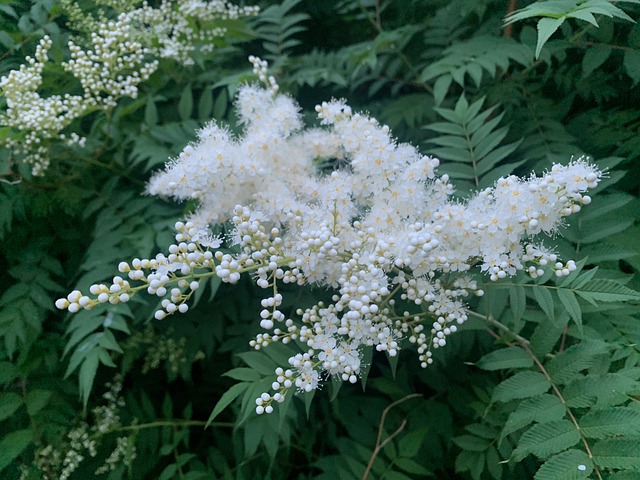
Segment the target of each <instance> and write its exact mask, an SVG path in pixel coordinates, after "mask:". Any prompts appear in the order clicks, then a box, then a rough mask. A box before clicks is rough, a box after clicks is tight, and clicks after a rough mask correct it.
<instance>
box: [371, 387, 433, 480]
mask: <svg viewBox="0 0 640 480" xmlns="http://www.w3.org/2000/svg"><path fill="white" fill-rule="evenodd" d="M421 396H422V395H421V394H419V393H412V394H410V395H407V396H406V397H402V398H401V399H400V400H396V401H395V402H393V403H392V404H391V405H389V406H387V407H386V408H385V409H384V410H383V411H382V417H381V418H380V426H379V427H378V438H377V439H376V447H375V449H374V450H373V454H372V455H371V458H370V459H369V463H368V464H367V469H366V470H365V471H364V475H362V480H367V477H368V476H369V473H370V472H371V468H372V467H373V462H374V460H375V459H376V457H377V456H378V453H380V450H382V449H383V448H384V447H385V445H387V444H388V443H389V442H390V441H391V440H393V439H394V438H395V437H397V436H398V435H400V433H401V432H402V431H403V430H404V427H405V426H406V425H407V419H404V420H403V421H402V423H401V424H400V426H399V427H398V428H397V429H396V431H395V432H393V433H392V434H391V435H389V436H388V437H387V438H385V439H384V441H382V432H383V430H384V421H385V419H386V417H387V413H389V410H391V409H392V408H393V407H395V406H397V405H400V404H401V403H402V402H406V401H407V400H410V399H412V398H416V397H421Z"/></svg>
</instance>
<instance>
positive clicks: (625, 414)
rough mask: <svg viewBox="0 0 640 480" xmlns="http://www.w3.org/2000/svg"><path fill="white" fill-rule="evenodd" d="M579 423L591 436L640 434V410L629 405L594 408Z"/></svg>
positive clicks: (586, 434) (584, 432) (586, 433)
mask: <svg viewBox="0 0 640 480" xmlns="http://www.w3.org/2000/svg"><path fill="white" fill-rule="evenodd" d="M579 423H580V428H581V429H582V433H583V435H584V436H585V437H589V438H606V437H610V436H617V435H630V436H633V435H640V411H638V410H634V409H632V408H627V407H610V408H606V409H602V410H594V411H591V412H588V413H587V414H586V415H584V416H583V417H582V418H580V421H579Z"/></svg>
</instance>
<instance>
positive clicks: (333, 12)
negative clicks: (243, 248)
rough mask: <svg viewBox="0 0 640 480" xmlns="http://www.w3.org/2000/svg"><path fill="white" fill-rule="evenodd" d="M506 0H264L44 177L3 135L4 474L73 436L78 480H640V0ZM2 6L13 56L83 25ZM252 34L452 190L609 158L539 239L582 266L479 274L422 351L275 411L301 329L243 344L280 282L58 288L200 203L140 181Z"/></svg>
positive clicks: (306, 86) (275, 61) (188, 125)
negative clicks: (183, 306)
mask: <svg viewBox="0 0 640 480" xmlns="http://www.w3.org/2000/svg"><path fill="white" fill-rule="evenodd" d="M79 3H80V5H81V6H83V7H84V8H90V6H91V5H90V4H91V3H92V2H84V1H83V2H79ZM508 3H509V2H506V1H496V0H478V1H470V0H452V1H447V0H325V1H322V2H318V1H315V0H285V1H283V2H282V3H276V2H274V1H268V0H264V1H260V2H258V4H259V5H260V7H261V12H260V13H259V14H258V15H257V16H255V17H253V18H248V19H245V20H243V21H238V22H236V23H234V24H233V28H230V30H229V34H228V35H227V36H226V37H225V38H224V40H225V41H224V43H223V42H221V44H220V45H219V46H217V48H216V49H214V50H213V52H212V53H209V54H206V53H202V54H199V56H198V57H197V59H196V62H195V65H193V66H188V67H184V66H181V65H178V64H176V63H175V62H172V61H169V60H166V61H161V62H160V66H159V69H158V70H157V71H156V72H155V73H154V74H153V75H152V77H151V78H150V79H149V80H148V81H147V82H145V83H143V84H142V85H141V86H140V95H139V96H138V98H137V99H131V98H123V99H121V100H120V101H119V103H118V106H117V107H116V108H115V109H113V110H111V111H107V112H101V111H96V112H92V113H90V114H88V115H86V116H85V117H83V118H80V119H78V120H77V121H76V122H75V123H74V124H73V125H72V126H71V127H70V128H71V129H72V130H73V131H76V132H79V133H81V134H82V135H84V136H86V137H87V144H86V146H85V147H84V148H80V147H77V146H74V147H69V146H65V145H62V144H55V143H54V144H52V145H51V147H50V150H49V153H50V156H51V166H50V167H49V170H48V171H47V173H46V175H45V176H43V177H32V176H31V175H30V171H29V169H28V168H25V166H24V165H22V164H21V163H20V162H19V159H16V157H15V156H14V155H13V154H12V153H11V151H10V149H8V148H2V149H0V175H1V177H0V180H1V183H0V239H1V240H2V245H3V253H4V255H3V256H2V257H0V267H1V268H2V271H4V272H5V275H4V276H3V277H2V288H1V289H0V432H1V435H0V472H1V473H0V476H2V478H7V479H14V478H16V479H17V478H23V479H38V478H47V479H54V478H55V479H57V478H64V477H61V471H62V470H63V469H64V467H65V466H66V465H65V464H64V459H65V458H71V457H70V456H69V455H68V453H69V452H74V453H76V454H79V455H81V456H82V457H84V460H82V461H81V462H79V466H78V468H77V470H75V472H74V473H73V474H72V475H71V477H70V478H72V479H86V478H93V476H94V472H96V470H97V469H99V468H101V466H103V465H105V461H106V465H107V468H105V469H104V471H105V473H104V475H103V477H104V478H109V479H112V480H116V479H121V478H122V479H125V478H130V479H142V478H153V479H156V478H159V479H161V480H169V479H173V478H179V479H185V480H186V479H190V480H191V479H217V478H220V479H248V478H269V479H274V480H275V479H285V478H287V479H289V478H290V479H306V478H309V479H310V478H318V479H337V478H340V479H351V478H354V479H359V478H364V477H367V478H369V479H372V478H375V479H387V480H402V479H408V478H439V479H454V478H456V479H457V478H465V479H466V478H469V479H473V480H480V479H491V478H493V479H497V480H500V479H504V480H509V479H514V480H515V479H519V480H520V479H528V478H535V479H536V480H552V479H563V480H571V479H586V478H590V479H610V480H615V479H618V480H624V479H633V478H639V476H640V447H639V445H640V311H639V309H638V305H639V302H640V293H638V290H640V284H639V282H638V275H637V273H638V271H640V243H639V242H638V240H637V239H638V235H639V234H640V230H639V221H640V216H639V215H640V208H638V207H640V204H639V199H638V196H639V195H640V190H639V189H640V168H639V166H638V165H640V163H639V162H640V158H639V157H640V109H638V105H640V88H639V87H638V84H639V83H640V25H638V24H636V23H635V20H638V19H640V2H635V1H627V2H612V1H606V0H589V1H571V0H547V1H539V2H524V1H521V2H514V4H515V3H517V7H519V8H521V9H520V10H516V11H513V6H514V4H511V3H509V5H507V4H508ZM509 9H511V11H508V10H509ZM0 18H1V22H2V23H1V25H2V28H1V29H0V44H1V45H2V47H1V48H2V50H0V75H6V74H8V72H9V71H10V70H12V69H17V68H19V65H21V64H22V63H23V62H24V57H25V56H26V55H33V51H34V49H35V45H36V44H37V42H38V41H39V39H40V38H41V37H42V36H43V35H44V34H45V33H46V34H48V35H49V36H50V37H51V38H52V40H53V43H54V46H53V48H52V50H51V57H52V58H53V59H54V60H56V61H57V62H59V61H61V60H62V59H64V58H65V56H66V55H68V52H67V50H66V42H67V40H68V39H69V36H70V35H71V34H74V33H76V32H73V31H71V30H70V29H71V27H70V26H69V22H68V17H67V14H66V13H65V10H64V9H63V8H62V7H61V5H59V4H58V2H57V1H56V0H37V1H33V2H21V1H18V0H2V1H1V2H0ZM505 18H506V25H505ZM250 54H254V55H260V56H261V57H262V58H265V59H268V60H269V62H270V65H271V73H273V74H274V75H275V76H276V78H277V79H278V83H279V84H280V88H281V90H283V91H285V92H289V93H291V94H292V95H293V96H295V97H296V98H297V99H298V101H299V102H300V104H301V105H302V107H303V109H305V112H304V113H305V114H307V113H309V117H310V118H311V116H312V115H311V112H312V111H313V107H314V105H315V104H316V103H317V102H319V101H322V100H326V99H329V98H331V97H338V98H339V97H344V98H346V99H348V101H349V104H350V105H351V106H352V107H353V108H354V110H364V111H368V112H370V113H371V115H372V116H374V117H376V118H378V119H379V120H380V121H381V122H384V123H386V124H388V125H389V126H390V127H391V128H392V130H393V132H394V134H395V136H397V137H398V138H399V139H400V140H401V141H405V142H409V143H412V144H414V145H420V147H421V150H422V151H423V152H425V153H429V154H432V155H434V156H437V157H438V158H440V159H441V161H442V164H441V167H440V171H441V172H443V173H448V174H449V175H450V177H451V178H452V179H454V180H455V183H456V185H457V187H458V189H457V191H456V194H457V195H459V196H460V197H464V196H466V195H468V193H469V192H470V191H472V190H473V189H477V188H484V187H487V186H489V185H491V184H492V183H493V182H494V181H495V180H496V179H497V178H499V177H500V176H503V175H508V174H510V173H512V172H515V173H518V174H523V175H526V174H528V173H529V172H531V171H537V172H540V171H543V170H544V169H545V168H548V167H549V166H550V165H551V164H552V163H553V162H558V163H567V162H568V161H569V160H570V159H571V158H572V156H579V155H582V154H586V155H589V156H591V157H592V158H593V161H594V162H595V163H597V164H598V165H600V166H601V168H603V169H606V171H607V175H606V178H605V179H604V180H603V181H602V183H601V185H600V186H599V187H598V189H597V191H595V192H591V193H590V194H591V195H592V198H593V201H592V204H591V205H589V206H588V207H586V208H585V209H584V210H583V211H582V212H580V213H579V214H577V215H575V216H572V217H571V221H570V224H569V225H568V226H567V227H566V228H564V229H563V230H562V236H557V237H555V238H552V239H547V241H548V242H549V243H550V244H551V245H556V246H557V248H558V250H559V251H560V253H561V254H562V256H563V257H564V258H566V259H569V258H573V259H575V260H576V262H577V263H578V265H579V269H578V271H576V272H573V273H572V274H571V275H570V276H569V277H565V278H560V279H555V278H551V275H550V274H549V275H545V276H543V277H541V278H537V279H535V280H534V279H531V278H529V277H526V276H524V275H521V276H517V277H514V278H511V279H505V280H503V281H499V282H489V280H488V278H484V277H479V278H480V280H481V281H482V282H483V284H484V285H483V289H484V290H485V291H486V295H485V296H484V297H483V298H482V299H477V300H474V301H475V303H473V304H472V305H471V307H472V310H473V312H475V313H474V314H473V317H472V319H471V320H470V321H469V322H468V323H466V324H465V325H464V326H463V327H462V328H461V329H460V331H459V333H456V335H455V336H453V337H452V338H451V341H450V342H449V344H448V345H447V347H446V348H444V349H442V350H439V351H438V352H437V354H436V355H434V358H435V361H434V364H433V365H431V366H429V367H428V368H427V369H421V368H420V367H419V362H418V361H417V354H416V353H415V351H413V350H411V348H406V349H403V351H402V352H401V354H400V356H399V358H398V357H396V358H393V359H390V361H389V362H387V361H386V359H385V358H384V355H383V354H382V353H378V352H376V353H372V354H371V355H373V356H374V357H375V358H373V357H372V360H370V363H371V364H372V365H373V366H372V368H371V370H370V371H369V372H368V376H367V377H366V378H363V379H362V381H361V382H358V384H356V385H348V386H347V385H345V386H342V388H340V385H341V383H339V382H338V383H333V384H331V385H329V386H328V387H327V388H325V389H323V390H321V391H318V392H317V393H316V394H315V396H310V395H298V396H296V398H291V397H289V399H288V400H287V402H286V403H285V404H284V405H283V406H282V408H279V411H278V412H276V413H275V414H273V415H268V416H257V415H255V413H254V410H255V402H254V399H255V398H256V396H258V395H259V394H260V392H263V391H265V388H268V387H269V385H270V384H271V381H272V376H273V371H274V369H275V367H276V366H277V365H281V364H283V363H286V358H288V356H289V354H288V351H289V347H288V346H285V345H281V344H274V345H272V346H270V347H268V348H266V349H264V350H260V351H253V350H251V349H250V347H249V346H248V341H249V340H250V339H251V338H252V337H254V336H255V334H256V333H257V332H258V331H259V326H258V322H257V321H256V318H259V317H258V312H259V301H258V302H256V301H255V299H259V298H260V297H261V296H263V292H262V291H261V290H260V289H258V288H257V287H255V285H253V284H252V283H251V282H250V281H248V280H246V279H245V280H243V282H242V284H241V285H239V286H235V287H229V286H227V285H222V286H221V285H220V284H219V282H216V281H210V282H209V283H208V284H207V285H206V288H203V287H204V285H203V286H202V287H201V288H200V289H199V290H198V291H197V298H196V299H195V305H192V308H191V309H190V310H189V312H188V313H187V314H185V315H182V316H180V317H169V318H167V319H166V320H163V321H161V322H159V321H156V320H154V319H153V318H152V312H153V310H154V306H155V305H154V304H153V302H154V300H153V299H149V298H148V297H147V298H137V297H136V299H135V301H132V302H130V303H127V304H120V305H117V306H111V307H109V308H96V309H93V310H91V311H83V312H81V313H78V314H76V315H74V316H64V315H61V314H60V313H59V312H58V311H56V310H55V307H54V306H53V302H54V300H55V298H57V297H58V296H60V295H63V294H66V293H67V292H69V291H70V290H72V289H73V288H76V287H81V288H83V289H85V290H86V289H87V288H88V286H89V285H90V284H92V283H95V282H98V281H103V280H105V279H108V278H110V277H112V276H113V275H114V274H115V273H116V266H117V265H118V262H119V261H121V260H128V259H130V258H133V257H135V256H138V257H143V256H149V255H152V254H153V253H154V252H155V251H159V250H161V249H162V248H164V247H165V246H166V245H168V244H169V243H170V241H171V238H172V234H173V224H174V222H175V220H177V219H180V218H181V216H182V214H183V213H184V212H185V211H187V210H189V209H191V208H193V205H190V204H183V205H175V204H170V203H167V202H163V201H161V200H158V199H155V198H151V197H148V196H143V195H142V192H143V190H144V184H145V181H146V180H147V179H148V178H149V177H150V175H151V173H152V172H153V171H154V170H157V169H158V168H159V167H160V166H161V165H162V164H163V163H164V162H165V161H167V160H168V159H169V158H172V157H174V156H175V155H177V154H178V153H179V152H180V150H181V149H182V148H183V147H184V146H185V145H186V144H187V143H188V142H189V141H191V140H193V138H194V137H195V131H196V130H197V128H199V127H200V126H202V125H203V124H204V123H205V122H206V121H208V120H210V119H211V118H214V119H216V120H217V121H219V122H223V123H229V124H230V125H235V123H236V122H235V119H234V118H233V111H232V108H231V105H232V102H233V98H234V95H235V92H236V89H237V86H238V85H239V84H240V83H242V82H244V81H253V80H254V77H252V74H251V66H250V64H249V63H248V62H247V61H246V58H247V57H248V55H250ZM65 82H67V83H65ZM64 88H68V89H74V88H76V89H77V88H79V87H78V86H77V85H74V84H72V83H70V82H69V80H68V79H67V77H65V76H64V72H63V71H62V69H60V68H57V67H56V66H55V65H53V64H52V66H51V68H50V69H48V70H46V71H45V84H44V86H43V91H45V92H47V93H51V92H55V93H60V89H64ZM2 102H3V99H2V97H0V106H3V107H4V105H2ZM9 135H11V132H9V131H8V130H7V128H5V127H3V126H0V138H2V139H3V140H5V139H7V138H8V137H9ZM289 288H293V287H289ZM326 295H327V292H324V291H320V292H318V291H310V290H301V291H300V293H299V295H298V297H297V305H295V306H293V305H290V306H288V307H289V308H293V307H298V306H300V305H307V304H308V305H311V304H312V303H314V302H315V301H317V300H318V299H319V298H321V297H322V296H326ZM407 343H408V342H407ZM378 356H379V357H380V358H378ZM283 359H284V362H283ZM119 384H121V385H122V390H121V391H120V392H119V393H118V392H117V386H118V385H119ZM109 392H111V393H109ZM120 397H121V400H119V398H120ZM114 416H117V417H118V418H117V419H116V421H113V419H114ZM109 419H111V420H109ZM205 425H208V427H207V428H205ZM102 427H104V428H102ZM83 435H85V436H84V437H83ZM87 440H88V441H87ZM89 443H91V446H90V448H87V445H89ZM94 448H95V452H91V449H94ZM112 452H119V454H120V457H119V458H116V457H114V455H113V453H112ZM134 452H135V455H134ZM76 460H77V459H76ZM74 461H75V460H74ZM98 478H100V477H98Z"/></svg>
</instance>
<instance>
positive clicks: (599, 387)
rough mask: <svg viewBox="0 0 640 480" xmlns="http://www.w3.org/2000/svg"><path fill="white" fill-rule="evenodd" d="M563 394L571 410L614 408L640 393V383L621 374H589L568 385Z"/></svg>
mask: <svg viewBox="0 0 640 480" xmlns="http://www.w3.org/2000/svg"><path fill="white" fill-rule="evenodd" d="M562 393H563V396H564V399H565V401H566V402H567V406H568V407H570V408H584V407H590V406H592V405H597V404H599V405H602V406H612V405H619V404H621V403H624V402H626V401H628V399H629V395H630V394H634V393H635V394H637V393H640V383H638V382H637V381H635V380H633V379H632V378H629V377H628V376H626V375H622V374H620V373H606V374H604V375H593V374H589V375H587V376H586V377H581V378H580V377H579V378H576V379H575V380H573V381H571V382H570V383H568V384H567V385H566V386H565V388H564V390H563V392H562Z"/></svg>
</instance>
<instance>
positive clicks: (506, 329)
mask: <svg viewBox="0 0 640 480" xmlns="http://www.w3.org/2000/svg"><path fill="white" fill-rule="evenodd" d="M467 315H469V316H472V317H476V318H479V319H481V320H484V321H485V322H487V323H490V324H491V325H493V326H494V327H497V328H499V329H500V330H502V331H503V332H507V333H508V334H510V335H511V336H512V337H513V338H515V339H516V340H518V342H520V343H522V344H524V345H527V346H529V343H530V342H529V340H527V339H526V338H524V337H522V336H520V335H518V334H517V333H516V332H514V331H513V330H511V329H510V328H509V327H507V326H506V325H505V324H504V323H501V322H499V321H498V320H496V319H495V318H493V316H492V315H488V316H487V315H482V314H480V313H476V312H473V311H471V310H467Z"/></svg>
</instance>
